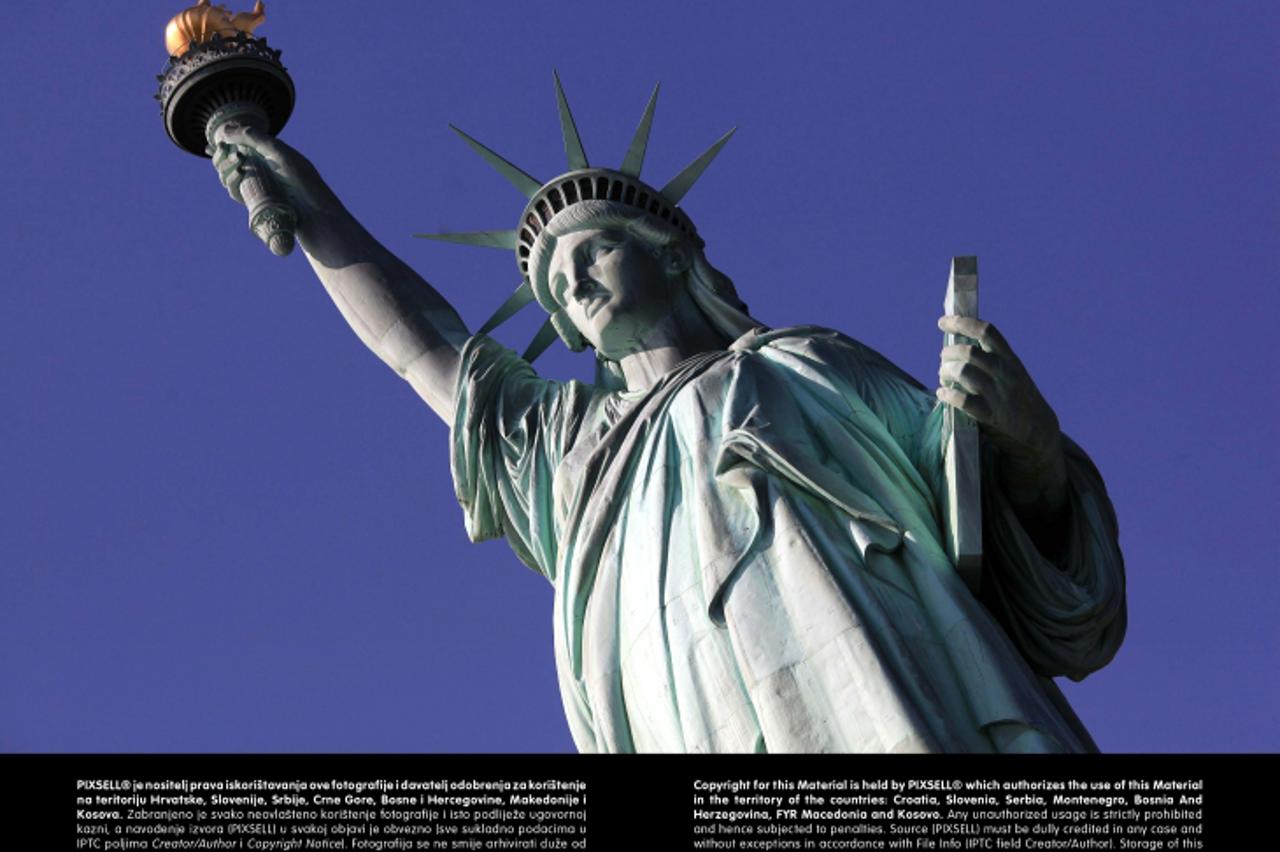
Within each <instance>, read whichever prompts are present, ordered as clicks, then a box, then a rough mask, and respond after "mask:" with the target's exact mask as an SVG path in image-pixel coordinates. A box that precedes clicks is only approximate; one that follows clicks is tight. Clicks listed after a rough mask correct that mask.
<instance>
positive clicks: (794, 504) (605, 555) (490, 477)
mask: <svg viewBox="0 0 1280 852" xmlns="http://www.w3.org/2000/svg"><path fill="white" fill-rule="evenodd" d="M556 95H557V99H558V104H559V114H560V122H561V128H562V131H563V135H564V141H565V149H566V152H567V154H568V161H569V170H568V171H567V172H566V173H565V174H562V175H560V176H559V177H556V178H553V179H552V180H549V181H546V182H543V181H540V180H536V179H534V178H533V177H530V176H529V175H528V174H526V173H525V172H523V171H521V170H520V169H519V168H517V167H516V166H514V165H512V164H511V163H510V162H508V161H507V160H505V159H503V158H502V157H501V156H499V155H498V154H497V153H495V152H494V151H492V150H490V149H489V148H486V147H485V146H483V145H481V144H480V143H479V142H477V141H476V140H474V139H472V138H471V137H469V136H466V134H462V136H463V138H464V139H465V140H466V141H467V143H468V144H469V145H471V147H473V148H474V149H475V150H476V151H477V152H479V153H480V154H481V155H483V156H484V158H485V159H486V160H487V161H488V162H489V163H490V164H491V165H493V166H494V167H495V168H496V169H497V170H498V171H499V172H501V173H502V174H503V175H504V176H505V177H506V178H507V179H508V180H510V182H511V183H513V184H514V185H515V186H516V187H517V188H518V189H519V190H521V191H522V192H523V193H524V195H525V196H526V198H527V199H528V201H527V204H526V205H525V208H524V211H523V213H522V214H521V215H520V218H519V219H518V220H517V226H516V228H515V229H513V230H509V231H483V232H474V233H470V234H453V235H435V236H436V237H438V238H443V239H451V240H454V241H461V242H469V243H473V244H481V245H487V246H492V247H498V248H507V249H511V250H514V252H515V256H516V262H517V264H518V266H519V269H520V271H521V276H522V283H521V285H520V287H519V289H517V291H516V292H515V294H514V295H512V297H511V298H510V299H509V300H508V301H507V303H506V304H505V305H503V307H502V308H501V309H499V311H498V313H497V314H496V315H495V317H494V319H493V320H491V321H490V322H489V323H487V324H485V326H483V327H482V328H480V329H479V330H478V331H477V332H475V333H472V332H471V331H469V330H468V329H467V327H466V326H465V325H464V323H463V321H462V320H461V319H460V318H459V316H458V314H457V313H456V312H455V311H454V309H453V308H452V307H451V306H450V305H449V303H448V302H447V301H446V300H445V299H444V297H443V296H441V295H440V293H438V292H437V291H436V290H435V289H434V288H432V287H431V286H430V285H428V284H427V283H426V282H425V281H423V280H422V279H421V278H420V277H419V276H418V275H416V274H415V273H414V272H413V271H412V270H411V269H409V267H408V266H407V265H405V264H404V263H403V262H402V261H400V260H399V259H398V258H396V257H394V256H393V255H392V254H391V253H390V252H389V251H388V250H387V249H385V248H384V247H383V246H382V245H380V244H379V243H378V242H377V240H375V239H374V238H373V237H372V236H371V235H370V234H369V233H368V232H367V231H366V230H365V229H364V228H363V227H362V226H361V225H360V223H359V222H358V221H356V219H355V218H354V217H353V216H352V214H351V213H349V212H348V211H347V210H346V208H345V207H344V206H343V205H342V203H341V202H340V201H339V200H338V198H337V196H335V195H334V193H333V192H332V191H331V190H330V189H329V187H328V186H327V185H326V184H325V182H324V180H323V179H322V178H321V177H320V174H319V173H318V172H317V171H316V169H315V168H314V167H313V166H312V165H311V164H310V163H309V162H308V161H307V160H306V159H305V158H304V157H303V156H302V155H301V154H299V153H298V152H297V151H296V150H294V149H293V148H291V147H289V146H288V145H286V144H284V143H283V142H280V141H278V140H276V139H273V138H271V137H270V136H269V135H267V134H266V133H263V132H261V131H260V130H257V129H255V128H252V127H248V126H235V125H234V124H233V125H232V126H228V127H224V128H223V131H222V133H223V135H222V139H223V140H224V141H222V142H220V143H219V144H218V145H217V146H216V150H215V151H214V163H215V165H216V166H217V168H218V170H219V173H220V175H221V177H222V180H223V183H224V185H225V186H226V187H227V188H228V190H229V191H230V193H231V195H232V197H234V198H237V199H238V198H239V195H238V184H239V180H240V175H241V174H242V168H243V166H244V165H245V163H246V162H247V160H248V159H249V158H261V159H262V160H265V161H266V163H267V164H268V165H269V167H270V169H271V170H272V171H273V172H274V173H275V175H276V177H277V179H278V182H279V183H280V184H281V185H282V186H283V188H284V189H285V191H286V192H287V193H288V195H289V199H290V200H291V201H292V203H293V205H294V208H295V210H296V213H297V237H298V241H299V244H300V245H301V246H302V248H303V250H304V251H305V253H306V256H307V259H308V260H309V261H310V263H311V266H312V268H313V269H314V270H315V272H316V275H317V276H318V277H319V278H320V281H321V282H322V284H323V285H324V287H325V288H326V290H327V291H328V292H329V294H330V296H331V297H332V298H333V301H334V302H335V303H336V305H337V306H338V309H339V310H340V311H341V312H342V315H343V316H344V317H345V318H346V320H347V322H348V323H349V324H350V326H351V328H352V329H353V330H354V331H355V333H356V334H357V335H358V336H359V338H360V339H361V340H362V341H363V342H364V343H365V344H366V345H367V346H368V347H369V348H370V349H371V350H373V352H374V353H375V354H376V355H377V356H378V357H379V358H381V359H382V360H383V361H384V362H385V363H386V364H387V365H388V366H390V367H391V368H392V369H393V370H395V372H396V373H397V374H399V375H400V376H401V377H403V378H404V379H405V380H406V381H407V382H408V383H409V384H410V385H411V386H412V387H413V389H414V390H415V391H416V392H417V393H418V394H419V395H420V396H421V397H422V399H423V400H424V401H425V402H426V403H427V405H429V406H430V407H431V409H432V410H433V411H435V413H436V414H438V415H439V416H440V417H441V418H443V419H444V420H445V422H446V423H448V424H449V426H450V429H451V443H452V446H451V453H452V455H451V461H452V472H453V479H454V487H455V490H456V494H457V497H458V502H459V503H460V504H461V506H462V509H463V514H464V517H465V522H466V528H467V532H468V534H469V535H470V537H471V538H472V539H473V540H475V541H480V540H484V539H490V538H496V537H499V536H501V537H504V538H506V540H507V542H508V543H509V544H510V546H511V548H512V549H513V550H514V551H515V553H516V555H517V556H518V557H519V558H520V559H521V560H522V561H523V562H524V563H525V564H527V565H528V566H529V567H531V568H533V569H534V570H535V571H537V572H539V573H540V574H542V575H543V576H545V577H546V578H547V580H548V581H549V582H550V583H552V584H553V586H554V590H555V595H554V600H555V604H554V611H553V633H554V639H555V657H556V666H557V674H558V678H559V684H560V691H561V696H562V699H563V703H564V709H565V714H566V716H567V718H568V723H569V727H570V729H571V731H572V734H573V738H574V741H575V743H576V744H577V747H578V748H579V750H581V751H584V752H640V751H647V752H766V751H767V752H823V751H833V752H1085V751H1093V750H1096V747H1095V746H1094V744H1093V741H1092V740H1091V739H1090V737H1089V735H1088V733H1087V731H1086V730H1085V728H1084V726H1083V725H1082V724H1081V723H1080V722H1079V720H1078V719H1077V717H1076V716H1075V714H1074V713H1073V712H1072V710H1071V708H1070V707H1069V706H1068V704H1067V702H1066V701H1065V700H1064V698H1063V697H1062V695H1061V693H1060V692H1059V691H1058V689H1057V688H1056V686H1055V685H1054V683H1053V681H1052V678H1054V677H1058V676H1067V677H1070V678H1073V679H1080V678H1083V677H1084V676H1085V675H1087V674H1089V673H1090V672H1092V671H1095V670H1096V669H1098V668H1100V667H1101V666H1103V665H1105V664H1106V663H1107V662H1108V661H1109V660H1110V659H1111V658H1112V657H1113V656H1114V654H1115V653H1116V650H1117V649H1118V647H1119V645H1120V642H1121V640H1122V639H1123V636H1124V631H1125V601H1124V570H1123V562H1122V558H1121V554H1120V550H1119V545H1118V542H1117V529H1116V521H1115V516H1114V513H1113V510H1112V508H1111V504H1110V502H1109V501H1108V499H1107V496H1106V492H1105V489H1104V486H1103V483H1102V480H1101V478H1100V476H1099V475H1098V473H1097V471H1096V470H1095V469H1094V466H1093V465H1092V463H1091V462H1090V461H1089V459H1088V457H1087V456H1086V455H1085V454H1084V453H1083V451H1081V450H1080V449H1079V448H1078V447H1077V446H1076V445H1075V444H1074V443H1073V442H1071V441H1070V440H1069V439H1068V438H1066V437H1065V436H1063V435H1062V434H1061V433H1060V431H1059V428H1058V420H1057V417H1056V415H1055V414H1054V412H1053V410H1052V409H1051V408H1050V407H1049V405H1048V404H1047V403H1046V402H1045V400H1044V399H1043V397H1042V396H1041V395H1040V393H1039V392H1038V391H1037V389H1036V386H1035V384H1034V383H1033V382H1032V380H1031V378H1030V377H1029V375H1028V373H1027V371H1026V370H1025V369H1024V367H1023V365H1022V364H1021V362H1020V361H1019V359H1018V357H1017V356H1016V355H1015V354H1014V352H1013V351H1012V349H1011V348H1010V346H1009V344H1008V343H1007V342H1006V340H1005V338H1004V337H1003V336H1002V335H1001V334H1000V332H999V331H997V330H996V329H995V327H993V326H992V325H990V324H989V323H986V322H984V321H982V320H979V319H976V318H963V317H957V316H948V317H943V318H942V319H941V320H940V321H939V326H940V327H941V328H942V329H943V330H944V331H947V332H951V333H954V334H957V335H963V336H964V337H967V338H969V339H971V340H972V341H973V342H972V343H971V344H965V343H956V344H953V345H948V346H945V347H944V348H943V349H942V352H941V359H940V364H941V366H940V369H939V383H940V385H941V386H940V387H939V388H938V389H937V390H936V391H934V392H929V391H927V390H925V388H924V387H922V386H921V385H920V384H919V383H918V382H916V381H915V380H913V379H912V378H910V377H909V376H907V375H906V374H905V373H903V372H902V371H901V370H899V369H898V368H896V367H895V366H894V365H892V364H890V363H889V362H888V361H887V360H886V359H885V358H883V357H882V356H880V355H879V354H877V353H876V352H874V351H872V350H871V349H869V348H867V347H866V346H863V345H861V344H859V343H857V342H856V341H854V340H853V339H851V338H849V337H846V336H845V335H843V334H841V333H839V332H837V331H832V330H830V329H826V328H821V327H817V326H801V327H794V328H779V329H771V328H769V327H768V326H767V325H765V324H764V323H762V322H760V321H758V320H756V319H755V318H753V317H752V316H751V315H750V314H749V313H748V312H747V307H746V305H745V304H744V303H743V302H742V300H741V299H739V297H738V294H737V292H736V290H735V288H734V285H733V284H732V282H731V281H730V279H729V278H728V277H726V276H725V275H724V274H722V273H721V272H720V271H718V270H717V269H715V268H714V267H713V266H711V264H710V263H708V261H707V259H706V256H705V255H704V252H703V242H702V240H701V239H700V238H699V236H698V232H697V229H696V228H695V226H694V224H693V222H692V220H691V219H690V218H689V216H688V215H687V213H686V212H685V210H684V209H683V208H681V207H680V206H679V202H680V201H681V200H682V199H683V197H684V195H685V193H686V191H687V190H688V189H689V187H690V186H691V185H692V184H693V182H694V181H695V180H696V179H697V177H698V176H699V175H700V174H701V173H702V171H703V170H704V169H705V168H706V167H707V165H708V164H709V163H710V162H711V160H712V159H713V158H714V157H715V155H716V154H717V153H718V152H719V150H720V148H721V147H722V146H723V145H724V144H725V142H726V141H727V140H728V135H726V136H725V137H723V138H722V139H720V140H719V141H718V142H716V143H715V144H714V145H713V146H712V147H711V148H710V149H708V150H707V152H706V153H704V154H703V155H702V156H700V157H699V158H697V159H696V160H695V161H694V162H693V164H691V165H690V166H689V167H688V168H686V169H685V170H684V171H682V172H681V173H680V174H679V175H677V176H676V177H675V178H673V179H672V180H671V181H669V182H667V183H666V184H664V185H663V186H662V187H661V188H655V187H654V186H652V185H650V184H649V183H646V182H645V181H642V180H641V178H640V173H641V166H642V164H643V160H644V155H645V149H646V146H647V143H648V136H649V128H650V125H651V122H652V118H653V112H654V104H655V100H656V96H657V91H656V90H655V91H654V97H653V98H651V99H650V101H649V104H648V106H647V107H646V109H645V111H644V114H643V118H642V120H641V122H640V126H639V128H638V130H637V131H636V134H635V137H634V139H633V141H632V143H631V145H630V147H629V149H628V151H627V152H626V154H625V156H624V158H623V161H622V164H621V165H620V166H619V167H617V168H616V169H613V168H602V167H600V166H593V165H591V164H590V163H589V162H588V160H587V156H586V153H585V151H584V148H583V145H582V142H581V140H580V138H579V135H578V132H577V129H576V127H575V125H574V122H573V118H572V115H571V113H570V111H569V108H568V104H567V102H566V101H565V98H564V93H563V91H562V89H561V88H560V84H559V80H558V79H557V81H556ZM459 133H461V131H459ZM534 301H536V302H537V304H538V305H539V306H541V308H542V309H543V310H545V311H546V312H547V313H548V314H549V318H548V320H547V322H546V324H545V325H544V326H543V330H542V332H541V333H540V334H539V335H538V337H537V338H536V339H535V341H534V344H533V345H532V346H531V347H530V350H529V351H528V352H526V353H525V356H524V357H521V356H518V355H516V354H515V353H514V352H511V351H509V350H507V349H505V348H504V347H502V346H501V345H499V344H497V343H495V342H494V341H493V340H492V339H491V338H489V337H488V336H487V332H488V331H490V330H491V329H492V327H493V326H494V325H496V324H497V322H500V321H501V320H502V319H505V318H506V317H507V316H510V315H511V314H512V313H514V312H515V311H516V310H517V309H519V308H520V307H522V306H524V305H526V304H528V303H530V302H534ZM557 338H558V339H559V340H561V341H562V342H563V343H564V344H565V345H567V346H568V347H569V348H570V349H573V350H582V349H587V348H589V349H591V350H593V352H594V354H595V358H596V361H597V371H596V376H597V378H596V381H595V382H593V383H590V384H587V383H583V382H576V381H568V382H560V381H552V380H548V379H545V378H542V377H540V376H539V375H538V374H537V373H536V372H535V371H534V369H533V368H532V366H531V361H532V360H533V359H534V358H535V357H536V356H537V354H538V353H539V352H541V351H542V350H543V349H545V347H546V346H547V345H549V344H550V343H552V342H554V341H555V340H556V339H557ZM948 406H951V407H954V408H955V409H958V410H961V411H964V412H966V413H968V414H969V415H971V416H972V417H973V419H974V420H976V421H977V422H978V424H979V425H980V429H981V431H982V436H983V441H984V447H985V450H984V455H983V459H984V462H983V469H982V482H983V497H982V504H983V505H982V513H983V524H984V529H983V536H984V542H985V556H984V563H983V570H982V578H981V582H980V584H979V585H977V586H976V587H971V586H970V585H969V584H967V583H966V582H965V580H964V579H963V578H962V577H961V576H960V575H959V574H958V573H957V570H956V567H955V565H954V564H953V563H952V561H951V559H950V557H949V556H948V554H947V551H946V548H945V546H944V543H943V531H942V525H943V521H942V510H941V508H940V500H941V491H942V488H943V485H942V480H943V473H942V462H941V449H940V445H941V441H940V438H939V434H940V428H941V425H940V424H941V422H942V419H943V416H942V415H943V411H944V410H945V409H946V408H947V407H948Z"/></svg>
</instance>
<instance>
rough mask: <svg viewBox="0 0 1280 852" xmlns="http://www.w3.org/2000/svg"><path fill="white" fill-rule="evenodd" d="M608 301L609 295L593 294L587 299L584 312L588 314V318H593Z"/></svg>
mask: <svg viewBox="0 0 1280 852" xmlns="http://www.w3.org/2000/svg"><path fill="white" fill-rule="evenodd" d="M608 303H609V297H608V296H604V295H600V296H592V297H591V298H590V299H589V300H588V301H587V304H586V307H585V308H583V314H584V315H585V316H586V318H587V319H591V318H592V317H594V316H595V315H596V314H597V313H599V312H600V309H601V308H603V307H604V306H605V305H607V304H608Z"/></svg>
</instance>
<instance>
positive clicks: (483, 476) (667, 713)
mask: <svg viewBox="0 0 1280 852" xmlns="http://www.w3.org/2000/svg"><path fill="white" fill-rule="evenodd" d="M456 400H457V416H456V419H455V422H454V425H453V430H452V437H453V456H452V468H453V475H454V482H455V486H456V490H457V496H458V500H459V502H460V503H461V505H462V506H463V508H464V510H465V513H466V524H467V531H468V533H469V534H470V536H471V538H472V539H473V540H477V541H479V540H483V539H488V538H493V537H497V536H505V537H506V538H507V540H508V542H509V543H510V545H511V547H512V549H513V550H514V551H515V553H516V555H517V556H519V558H520V559H521V560H522V561H523V562H525V563H526V564H527V565H529V566H530V567H531V568H533V569H535V570H536V571H538V572H540V573H541V574H543V575H544V576H546V577H547V579H548V580H550V581H551V583H552V584H553V585H554V587H555V608H554V634H555V655H556V666H557V670H558V675H559V681H560V691H561V695H562V698H563V701H564V707H565V712H566V715H567V717H568V721H569V727H570V729H571V730H572V733H573V738H574V741H575V743H576V744H577V746H578V748H579V749H580V750H581V751H585V752H631V751H658V752H739V751H790V752H797V751H800V752H816V751H842V752H914V751H971V752H982V751H1073V752H1075V751H1091V750H1094V748H1095V747H1094V744H1093V742H1092V740H1091V739H1090V738H1089V735H1088V733H1087V732H1086V731H1085V730H1084V728H1083V726H1082V725H1081V724H1080V722H1079V720H1078V719H1077V718H1076V716H1075V715H1074V714H1073V713H1072V711H1071V709H1070V707H1069V706H1068V705H1067V703H1066V702H1065V700H1063V698H1062V696H1061V694H1060V693H1059V692H1058V690H1057V688H1056V687H1055V686H1054V685H1053V683H1052V681H1051V679H1050V678H1052V677H1054V676H1060V675H1065V676H1068V677H1071V678H1073V679H1079V678H1082V677H1084V676H1085V675H1086V674H1088V673H1089V672H1091V671H1093V670H1095V669H1097V668H1099V667H1100V666H1102V665H1104V664H1105V663H1107V662H1108V661H1109V660H1110V659H1111V657H1112V656H1113V655H1114V654H1115V652H1116V650H1117V648H1118V646H1119V644H1120V642H1121V639H1122V638H1123V635H1124V628H1125V605H1124V573H1123V563H1122V560H1121V555H1120V551H1119V546H1118V543H1117V531H1116V522H1115V517H1114V514H1113V511H1112V508H1111V505H1110V503H1109V501H1108V499H1107V496H1106V492H1105V490H1104V487H1103V483H1102V480H1101V478H1100V477H1099V475H1098V473H1097V471H1096V470H1095V469H1094V467H1093V465H1092V464H1091V463H1090V461H1089V460H1088V458H1087V457H1086V456H1085V455H1084V453H1083V452H1081V451H1080V450H1079V449H1078V448H1077V447H1076V446H1075V445H1074V444H1073V443H1071V442H1070V441H1067V442H1066V445H1067V446H1066V455H1067V469H1068V476H1069V480H1070V483H1069V491H1070V495H1069V506H1068V508H1067V510H1066V511H1065V513H1064V517H1063V518H1062V523H1063V524H1065V525H1067V527H1068V528H1067V529H1065V530H1059V532H1060V533H1061V534H1060V535H1059V536H1058V537H1057V538H1058V539H1059V541H1058V544H1057V545H1055V549H1056V550H1057V551H1058V552H1055V553H1053V554H1051V555H1050V554H1042V553H1040V552H1039V551H1038V550H1037V548H1036V545H1035V544H1034V543H1033V542H1032V539H1031V537H1030V535H1029V534H1028V533H1027V532H1026V531H1025V530H1024V529H1023V528H1022V526H1021V525H1020V523H1019V520H1018V519H1017V517H1016V516H1015V514H1014V512H1013V509H1012V508H1011V507H1010V505H1009V504H1008V503H1007V502H1006V501H1005V499H1004V498H1003V496H1002V495H1001V494H1000V492H999V488H998V485H996V483H995V481H994V480H995V477H994V476H992V475H990V474H989V472H988V475H987V476H985V477H984V480H985V481H984V492H985V496H984V506H983V512H984V519H985V530H984V541H985V546H986V550H987V555H986V561H985V565H984V571H983V579H982V585H981V587H980V589H979V590H977V594H976V595H975V593H974V592H973V591H971V590H970V589H969V588H968V587H967V586H966V585H965V583H964V581H963V580H962V579H961V577H960V576H959V575H958V574H957V573H956V571H955V569H954V567H953V566H952V564H951V562H950V560H949V559H948V557H947V555H946V552H945V549H944V546H943V543H942V541H943V539H942V532H941V526H940V517H941V515H940V508H939V507H940V499H939V495H940V493H941V488H942V487H943V476H942V462H941V449H940V447H941V439H940V430H941V419H942V418H941V412H940V406H938V405H937V404H935V400H934V397H933V395H932V394H931V393H929V392H927V391H925V390H924V389H923V388H922V387H921V386H920V385H919V384H918V383H917V382H915V381H914V380H912V379H911V378H910V377H908V376H907V375H905V374H904V373H902V372H901V371H900V370H898V369H897V368H896V367H894V366H893V365H892V364H890V363H889V362H888V361H886V360H885V359H884V358H883V357H882V356H880V355H878V354H877V353H875V352H873V351H872V350H870V349H868V348H866V347H864V346H862V345H861V344H858V343H856V342H855V341H853V340H851V339H849V338H847V337H845V336H843V335H841V334H839V333H837V332H833V331H829V330H826V329H821V328H816V327H808V326H806V327H800V328H793V329H784V330H778V331H765V330H763V329H759V330H757V331H755V332H752V333H750V334H747V335H745V336H744V337H743V338H741V339H739V340H738V341H737V342H735V343H734V345H733V346H732V347H731V348H730V349H729V350H727V351H723V352H709V353H704V354H701V355H697V356H695V357H693V358H690V359H688V360H686V361H684V362H682V363H681V364H680V365H678V366H677V367H676V368H675V369H673V370H672V371H671V372H670V373H669V374H668V375H667V376H665V377H664V378H663V379H662V380H661V381H660V382H659V383H658V384H657V385H655V386H654V387H653V388H651V389H649V390H648V391H645V392H640V393H627V392H623V393H618V392H612V393H611V392H605V391H603V390H601V389H600V388H598V387H596V386H594V385H588V384H583V383H580V382H553V381H547V380H545V379H542V378H540V377H538V376H537V375H536V374H535V373H534V372H533V370H532V369H531V368H530V367H529V365H528V364H526V363H525V362H524V361H522V360H521V359H519V358H518V357H516V356H515V355H514V354H513V353H511V352H510V351H508V350H506V349H504V348H503V347H501V346H499V345H498V344H496V343H494V342H493V341H492V340H490V339H488V338H486V337H484V336H476V337H473V338H472V339H471V340H470V341H469V342H468V343H467V345H466V347H465V349H464V351H463V353H462V358H461V367H460V372H459V378H458V386H457V397H456ZM988 455H990V453H988Z"/></svg>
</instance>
